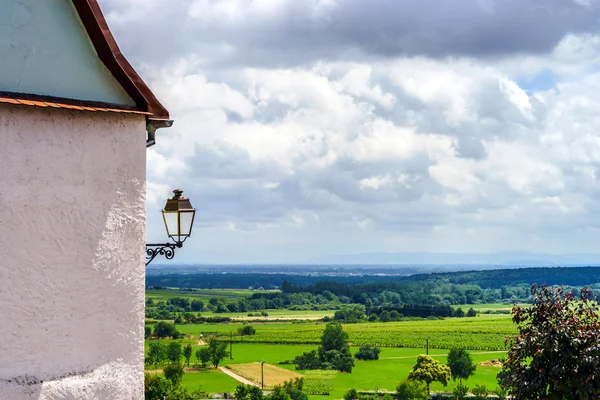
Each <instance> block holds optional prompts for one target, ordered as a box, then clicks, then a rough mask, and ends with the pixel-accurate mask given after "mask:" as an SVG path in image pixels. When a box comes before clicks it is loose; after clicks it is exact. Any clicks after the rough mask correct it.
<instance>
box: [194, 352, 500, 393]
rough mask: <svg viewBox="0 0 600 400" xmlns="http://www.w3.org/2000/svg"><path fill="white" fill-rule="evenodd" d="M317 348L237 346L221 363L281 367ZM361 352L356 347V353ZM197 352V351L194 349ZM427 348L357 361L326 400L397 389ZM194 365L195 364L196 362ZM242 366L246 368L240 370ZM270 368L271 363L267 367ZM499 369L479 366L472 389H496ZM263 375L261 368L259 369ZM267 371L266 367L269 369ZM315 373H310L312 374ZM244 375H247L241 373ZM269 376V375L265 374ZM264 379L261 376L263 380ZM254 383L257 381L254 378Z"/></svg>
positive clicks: (225, 381) (215, 377) (206, 375)
mask: <svg viewBox="0 0 600 400" xmlns="http://www.w3.org/2000/svg"><path fill="white" fill-rule="evenodd" d="M315 348H316V346H307V345H301V346H298V345H261V344H234V345H233V357H234V359H233V360H230V359H229V358H226V359H225V360H223V362H222V363H221V364H222V365H225V366H230V368H231V369H232V370H233V371H236V369H239V368H244V366H246V365H248V364H249V363H255V365H257V366H258V368H260V364H259V363H257V361H259V360H260V359H264V360H265V361H266V362H267V363H269V364H277V363H278V362H280V361H284V360H289V359H292V358H294V357H295V356H297V355H299V354H301V353H303V352H305V351H309V350H312V349H315ZM357 350H358V349H357V348H356V347H352V348H351V351H352V353H355V352H356V351H357ZM194 351H195V349H194ZM424 352H425V351H424V349H410V348H408V349H400V348H383V349H382V350H381V354H380V359H379V360H377V361H356V364H355V367H354V370H353V372H352V373H351V374H342V373H333V379H332V390H331V392H330V395H329V396H324V397H323V398H324V399H339V398H341V397H342V396H343V394H344V393H345V392H346V391H347V390H348V389H350V388H356V389H359V390H374V389H375V386H377V387H378V388H379V389H380V390H394V389H395V388H396V386H397V385H398V383H399V382H400V381H402V380H403V379H405V378H406V377H407V376H408V373H409V371H410V369H411V368H412V366H413V365H414V363H415V360H416V358H417V356H418V355H419V354H423V353H424ZM429 354H430V355H431V356H432V357H434V358H435V359H437V360H438V361H440V362H443V363H445V362H446V356H445V355H446V354H447V350H445V349H430V351H429ZM504 354H505V353H502V352H494V353H490V352H472V353H471V355H472V357H473V361H474V362H475V363H477V364H478V363H479V362H482V361H489V360H493V359H499V358H501V357H502V356H504ZM192 362H194V361H193V360H192ZM240 364H241V365H242V367H240ZM265 367H267V364H265ZM280 367H281V368H278V369H279V370H281V369H286V370H289V371H290V372H292V371H293V372H295V373H296V372H297V373H300V374H304V373H305V371H295V369H294V366H293V365H281V366H280ZM498 370H499V369H498V368H497V367H482V366H479V365H478V366H477V370H476V372H475V375H474V376H473V377H471V378H469V380H468V381H466V384H467V385H468V386H470V387H472V386H474V385H476V384H483V385H486V386H487V387H488V388H489V389H493V388H495V387H496V385H497V383H496V374H497V373H498ZM258 372H259V373H260V369H258ZM265 372H266V368H265ZM310 373H312V372H309V373H308V374H310ZM240 375H243V374H240ZM265 377H266V375H265ZM258 379H260V375H259V378H258ZM252 380H254V379H252ZM183 384H184V385H185V386H186V387H188V388H190V389H198V388H199V387H198V385H202V386H201V387H200V388H201V389H202V390H203V391H206V392H209V393H217V392H225V391H233V390H234V389H235V387H236V385H237V382H236V381H235V380H233V378H230V377H229V376H227V375H225V374H223V373H221V372H215V371H214V370H211V371H209V372H201V373H195V374H186V375H184V378H183ZM455 385H456V384H455V382H451V383H450V384H449V385H448V386H447V387H446V388H444V387H443V386H442V385H441V384H439V383H434V384H432V390H434V391H441V390H444V391H450V390H452V388H453V387H454V386H455Z"/></svg>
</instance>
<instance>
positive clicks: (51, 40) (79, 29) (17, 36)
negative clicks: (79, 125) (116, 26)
mask: <svg viewBox="0 0 600 400" xmlns="http://www.w3.org/2000/svg"><path fill="white" fill-rule="evenodd" d="M0 60H2V62H0V91H9V92H20V93H34V94H43V95H49V96H58V97H67V98H70V99H79V100H94V101H104V102H109V103H117V104H126V105H135V103H134V101H133V100H132V99H131V98H130V97H129V96H128V95H127V93H126V92H125V90H124V89H123V88H122V87H121V86H120V85H119V84H118V83H117V81H116V79H115V78H114V77H113V76H112V74H111V73H110V71H109V70H108V69H107V68H106V67H105V66H104V64H103V63H102V61H100V59H99V58H98V55H97V53H96V50H95V49H94V46H93V45H92V43H91V41H90V40H89V37H88V36H87V33H86V32H85V28H84V26H83V24H82V22H81V20H80V18H79V15H78V14H77V12H76V11H75V8H74V7H73V4H72V3H71V0H43V1H40V0H0Z"/></svg>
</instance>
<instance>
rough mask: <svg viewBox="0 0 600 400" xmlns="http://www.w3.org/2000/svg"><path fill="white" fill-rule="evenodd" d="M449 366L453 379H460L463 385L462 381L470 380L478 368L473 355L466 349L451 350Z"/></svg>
mask: <svg viewBox="0 0 600 400" xmlns="http://www.w3.org/2000/svg"><path fill="white" fill-rule="evenodd" d="M447 364H448V366H449V367H450V373H451V374H452V379H454V380H457V379H458V380H459V382H460V383H461V384H462V380H463V379H465V380H466V379H469V377H470V376H471V375H473V374H474V373H475V369H476V368H477V367H476V366H475V364H473V359H472V358H471V354H469V352H468V351H466V350H465V349H451V350H450V351H449V352H448V362H447Z"/></svg>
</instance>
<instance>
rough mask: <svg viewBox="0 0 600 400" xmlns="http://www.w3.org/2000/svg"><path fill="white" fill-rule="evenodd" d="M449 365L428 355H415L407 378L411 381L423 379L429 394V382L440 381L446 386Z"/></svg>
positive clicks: (448, 376)
mask: <svg viewBox="0 0 600 400" xmlns="http://www.w3.org/2000/svg"><path fill="white" fill-rule="evenodd" d="M451 376H452V375H451V374H450V367H448V366H447V365H444V364H442V363H440V362H439V361H437V360H434V359H433V358H431V357H430V356H426V355H420V356H418V357H417V363H416V364H415V365H413V368H412V370H411V371H410V373H409V374H408V379H409V380H413V381H423V382H425V384H426V385H427V394H429V393H430V392H429V385H430V384H431V382H440V383H441V384H442V385H444V386H446V385H447V384H448V381H449V380H450V377H451Z"/></svg>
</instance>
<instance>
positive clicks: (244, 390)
mask: <svg viewBox="0 0 600 400" xmlns="http://www.w3.org/2000/svg"><path fill="white" fill-rule="evenodd" d="M233 398H234V399H235V400H262V399H263V398H264V395H263V391H262V389H261V388H259V387H258V386H253V385H243V384H242V385H238V387H237V388H236V389H235V393H234V394H233Z"/></svg>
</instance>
